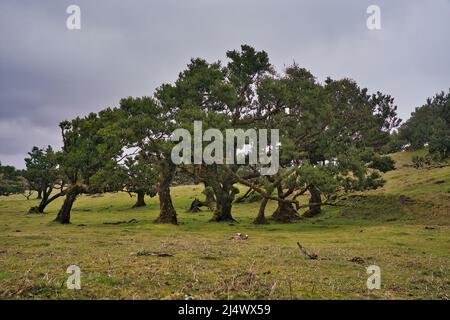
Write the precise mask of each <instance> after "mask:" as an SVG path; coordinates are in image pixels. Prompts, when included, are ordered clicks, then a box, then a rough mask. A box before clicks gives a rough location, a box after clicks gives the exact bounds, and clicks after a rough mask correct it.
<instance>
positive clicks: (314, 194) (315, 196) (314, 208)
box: [303, 186, 322, 218]
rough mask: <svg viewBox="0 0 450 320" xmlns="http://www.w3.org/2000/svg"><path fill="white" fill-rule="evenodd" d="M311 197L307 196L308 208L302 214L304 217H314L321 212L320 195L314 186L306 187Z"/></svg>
mask: <svg viewBox="0 0 450 320" xmlns="http://www.w3.org/2000/svg"><path fill="white" fill-rule="evenodd" d="M308 191H309V193H310V194H311V197H310V198H309V204H310V205H309V210H308V211H306V212H305V213H304V214H303V216H304V217H306V218H311V217H315V216H317V215H318V214H320V213H321V212H322V209H321V207H322V197H321V194H320V190H319V189H317V188H316V187H314V186H311V187H310V188H308Z"/></svg>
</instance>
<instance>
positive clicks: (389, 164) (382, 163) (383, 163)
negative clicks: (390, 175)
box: [369, 156, 395, 173]
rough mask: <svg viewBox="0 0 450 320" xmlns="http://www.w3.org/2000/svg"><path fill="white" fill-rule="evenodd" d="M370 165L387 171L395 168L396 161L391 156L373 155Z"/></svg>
mask: <svg viewBox="0 0 450 320" xmlns="http://www.w3.org/2000/svg"><path fill="white" fill-rule="evenodd" d="M369 167H370V168H372V169H377V170H379V171H381V172H384V173H385V172H388V171H391V170H395V161H394V159H392V158H391V157H387V156H384V157H381V156H375V157H373V159H372V162H371V163H370V165H369Z"/></svg>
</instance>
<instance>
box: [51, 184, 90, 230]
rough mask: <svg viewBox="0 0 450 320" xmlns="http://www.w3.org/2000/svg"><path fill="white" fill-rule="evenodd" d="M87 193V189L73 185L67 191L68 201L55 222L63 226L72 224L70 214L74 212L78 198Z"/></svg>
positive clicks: (65, 201) (66, 200)
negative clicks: (74, 204)
mask: <svg viewBox="0 0 450 320" xmlns="http://www.w3.org/2000/svg"><path fill="white" fill-rule="evenodd" d="M83 192H85V188H84V187H83V186H80V185H76V184H75V185H72V186H70V187H69V188H68V189H67V190H66V199H65V200H64V203H63V205H62V207H61V209H60V210H59V212H58V215H57V216H56V219H55V221H56V222H59V223H61V224H68V223H70V212H71V210H72V206H73V203H74V202H75V200H76V199H77V196H78V195H79V194H81V193H83Z"/></svg>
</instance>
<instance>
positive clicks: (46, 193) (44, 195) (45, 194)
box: [28, 188, 65, 213]
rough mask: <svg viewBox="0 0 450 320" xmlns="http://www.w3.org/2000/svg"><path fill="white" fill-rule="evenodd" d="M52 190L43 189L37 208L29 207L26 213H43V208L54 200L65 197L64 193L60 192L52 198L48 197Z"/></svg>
mask: <svg viewBox="0 0 450 320" xmlns="http://www.w3.org/2000/svg"><path fill="white" fill-rule="evenodd" d="M52 191H53V188H48V189H45V190H44V191H43V193H42V200H41V202H40V203H39V205H38V206H37V207H31V208H30V210H29V211H28V213H44V210H45V208H46V207H47V206H48V205H49V204H50V203H52V202H53V201H54V200H56V199H58V198H59V197H62V196H63V195H65V192H64V191H61V192H59V193H57V194H55V195H54V196H52V197H51V198H49V197H50V194H51V193H52Z"/></svg>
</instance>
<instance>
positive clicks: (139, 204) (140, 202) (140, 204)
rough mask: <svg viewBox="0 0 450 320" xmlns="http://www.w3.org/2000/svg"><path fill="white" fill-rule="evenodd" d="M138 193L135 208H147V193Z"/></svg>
mask: <svg viewBox="0 0 450 320" xmlns="http://www.w3.org/2000/svg"><path fill="white" fill-rule="evenodd" d="M136 193H137V200H136V203H135V204H134V205H133V208H140V207H145V206H146V203H145V192H144V191H138V192H136Z"/></svg>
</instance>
